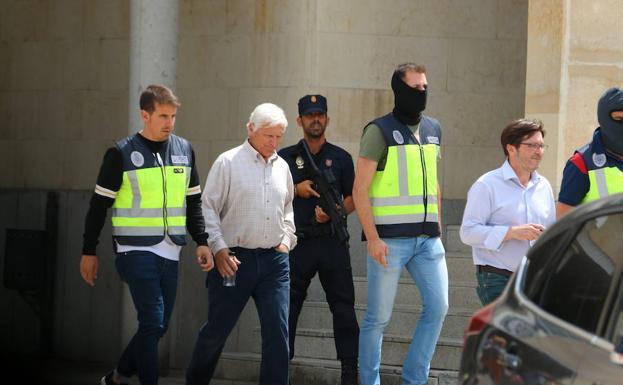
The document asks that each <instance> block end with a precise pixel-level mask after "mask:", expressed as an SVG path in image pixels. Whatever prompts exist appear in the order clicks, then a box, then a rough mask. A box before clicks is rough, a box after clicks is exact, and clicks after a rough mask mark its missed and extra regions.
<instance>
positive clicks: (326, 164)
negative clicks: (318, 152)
mask: <svg viewBox="0 0 623 385" xmlns="http://www.w3.org/2000/svg"><path fill="white" fill-rule="evenodd" d="M332 164H333V161H332V160H331V159H325V161H324V165H325V166H327V167H331V165H332Z"/></svg>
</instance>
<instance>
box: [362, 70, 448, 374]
mask: <svg viewBox="0 0 623 385" xmlns="http://www.w3.org/2000/svg"><path fill="white" fill-rule="evenodd" d="M391 87H392V90H393V91H394V109H393V110H392V112H391V113H389V114H387V115H385V116H382V117H379V118H377V119H375V120H373V121H372V122H370V123H369V124H368V125H367V126H366V127H365V128H364V132H363V135H362V137H361V143H360V148H359V158H358V159H357V168H356V171H355V183H354V188H353V199H354V201H355V207H356V211H357V215H358V216H359V221H360V222H361V224H362V227H363V232H364V236H365V239H366V240H367V243H368V245H367V248H368V262H367V270H368V306H367V309H366V314H365V316H364V319H363V323H362V325H361V328H360V334H359V374H360V379H361V384H362V385H372V384H378V383H379V382H380V378H379V366H380V358H381V341H382V340H383V338H382V336H383V329H384V327H383V325H385V324H386V322H389V318H390V315H391V312H392V308H393V304H394V294H395V292H396V289H397V287H398V281H399V279H400V271H402V269H403V268H406V269H407V270H408V271H409V273H410V274H411V277H413V279H414V281H415V283H416V284H417V286H418V288H419V289H420V295H421V297H422V302H423V306H422V315H421V317H420V319H421V320H426V321H424V322H418V324H417V333H415V334H414V336H413V341H412V343H411V344H410V347H409V351H408V353H407V356H406V358H405V361H404V364H403V367H402V377H403V382H404V383H408V384H425V383H426V382H428V371H429V367H430V360H431V359H432V356H433V353H434V351H435V344H436V343H437V339H438V337H439V332H440V331H441V325H442V323H443V320H444V317H445V314H446V312H447V309H448V273H447V268H446V260H445V251H444V248H443V245H442V244H441V240H440V239H439V235H440V224H439V207H440V205H441V202H440V198H439V194H438V183H437V162H438V159H439V156H438V155H439V148H440V147H439V145H440V143H441V126H440V124H439V122H438V121H437V120H436V119H433V118H431V117H429V116H426V115H424V114H423V113H422V112H423V111H424V109H425V108H426V97H427V92H428V82H427V79H426V69H425V68H424V67H423V66H421V65H417V64H413V63H406V64H401V65H399V66H398V67H397V68H396V69H395V70H394V73H393V74H392V78H391Z"/></svg>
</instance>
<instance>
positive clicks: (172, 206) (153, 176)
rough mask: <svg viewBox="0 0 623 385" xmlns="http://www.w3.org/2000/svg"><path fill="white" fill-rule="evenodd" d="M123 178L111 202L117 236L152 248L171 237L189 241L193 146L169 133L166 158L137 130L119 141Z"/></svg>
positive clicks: (120, 240) (178, 241)
mask: <svg viewBox="0 0 623 385" xmlns="http://www.w3.org/2000/svg"><path fill="white" fill-rule="evenodd" d="M116 145H117V148H118V149H119V151H121V155H122V158H123V181H122V183H121V188H120V189H119V192H118V193H117V197H116V198H115V202H114V204H113V206H112V226H113V229H112V231H113V237H114V239H115V240H116V241H117V242H118V243H119V244H121V245H130V246H152V245H155V244H157V243H159V242H161V241H162V240H163V239H164V235H165V234H168V236H169V238H171V240H172V241H173V242H174V243H175V244H177V245H180V246H181V245H185V244H186V237H185V235H186V192H187V189H188V185H189V183H190V170H191V162H192V150H191V147H190V144H189V143H188V142H187V141H186V140H185V139H182V138H180V137H178V136H175V135H171V137H170V138H169V141H168V144H167V146H166V150H165V156H164V159H162V158H161V156H160V154H158V153H153V152H152V151H151V149H150V148H149V147H148V146H147V143H145V142H144V141H143V140H142V139H141V138H139V137H138V134H135V135H131V136H128V137H127V138H125V139H123V140H120V141H119V142H117V144H116Z"/></svg>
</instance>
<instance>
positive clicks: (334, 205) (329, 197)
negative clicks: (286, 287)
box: [299, 139, 350, 246]
mask: <svg viewBox="0 0 623 385" xmlns="http://www.w3.org/2000/svg"><path fill="white" fill-rule="evenodd" d="M299 145H300V146H301V147H303V154H302V155H303V156H304V157H305V161H306V162H307V164H308V165H309V170H310V171H311V174H312V181H313V182H314V189H315V190H316V191H317V192H318V194H320V198H318V200H319V205H320V207H321V208H322V210H323V211H324V212H325V213H327V215H329V217H330V218H331V221H330V222H329V223H328V224H329V225H330V226H331V235H332V236H336V237H337V239H338V241H339V242H340V243H344V244H345V245H346V246H348V240H349V239H350V235H349V234H348V229H347V228H346V215H347V213H346V208H345V207H344V199H343V198H342V194H340V192H339V191H337V190H336V188H335V187H334V186H333V185H332V183H334V182H335V175H333V172H332V171H331V170H320V169H319V168H318V166H317V165H316V162H314V158H312V155H311V152H310V151H309V146H308V145H307V142H306V141H305V139H301V141H300V142H299Z"/></svg>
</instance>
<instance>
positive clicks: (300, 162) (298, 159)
mask: <svg viewBox="0 0 623 385" xmlns="http://www.w3.org/2000/svg"><path fill="white" fill-rule="evenodd" d="M295 163H296V167H297V168H298V169H299V170H300V169H302V168H303V166H304V165H305V161H304V160H303V158H302V157H301V156H300V155H299V156H297V157H296V160H295Z"/></svg>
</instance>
